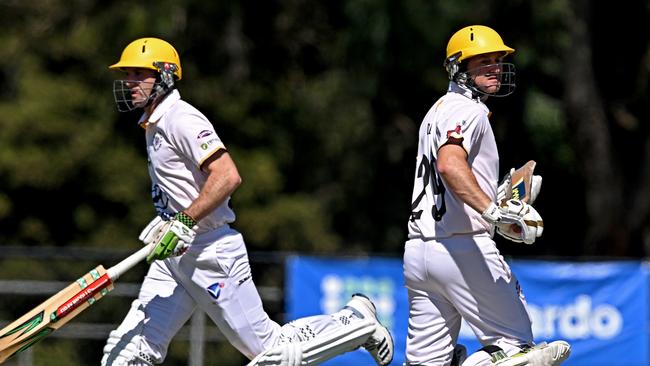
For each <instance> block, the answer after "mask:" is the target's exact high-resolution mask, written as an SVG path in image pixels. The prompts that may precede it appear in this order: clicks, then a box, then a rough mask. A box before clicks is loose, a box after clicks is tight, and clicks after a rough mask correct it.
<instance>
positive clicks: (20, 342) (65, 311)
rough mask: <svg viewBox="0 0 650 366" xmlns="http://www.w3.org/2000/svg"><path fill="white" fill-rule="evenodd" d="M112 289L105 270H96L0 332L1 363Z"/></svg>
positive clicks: (57, 327) (61, 324)
mask: <svg viewBox="0 0 650 366" xmlns="http://www.w3.org/2000/svg"><path fill="white" fill-rule="evenodd" d="M112 289H113V282H112V280H111V278H110V277H109V275H108V273H107V272H106V270H105V269H104V267H103V266H101V265H100V266H97V267H96V268H94V269H93V270H91V271H90V272H88V273H86V274H85V275H84V276H82V277H81V278H79V279H78V280H77V281H75V282H73V283H72V284H70V285H69V286H68V287H66V288H64V289H63V290H61V291H59V292H58V293H57V294H55V295H53V296H52V297H50V298H49V299H47V300H45V301H44V302H43V303H41V304H40V305H38V306H37V307H35V308H34V309H33V310H31V311H30V312H28V313H27V314H25V315H23V316H22V317H20V318H19V319H18V320H16V321H14V322H13V323H11V324H9V325H7V326H6V327H4V328H3V329H2V330H0V363H3V362H4V361H5V360H7V359H8V358H10V357H11V356H13V355H16V354H18V353H20V352H22V351H24V350H26V349H27V348H29V347H30V346H32V345H33V344H34V343H36V342H38V341H39V340H41V339H43V338H44V337H45V336H47V335H48V334H50V333H52V332H53V331H55V330H56V329H59V328H61V327H62V326H64V325H65V324H66V323H67V322H68V321H70V320H71V319H73V318H74V317H76V316H77V315H78V314H79V313H81V312H82V311H84V310H85V309H86V308H88V307H89V306H90V305H92V304H94V303H95V302H96V301H97V300H99V299H101V298H102V297H104V296H105V295H106V294H107V293H108V292H109V291H111V290H112Z"/></svg>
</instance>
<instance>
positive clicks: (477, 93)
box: [454, 72, 489, 99]
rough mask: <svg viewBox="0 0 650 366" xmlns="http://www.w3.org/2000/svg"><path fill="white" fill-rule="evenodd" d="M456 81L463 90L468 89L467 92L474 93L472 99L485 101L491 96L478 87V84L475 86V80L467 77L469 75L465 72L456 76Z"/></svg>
mask: <svg viewBox="0 0 650 366" xmlns="http://www.w3.org/2000/svg"><path fill="white" fill-rule="evenodd" d="M454 81H455V82H456V84H458V85H460V86H461V87H462V88H466V89H467V90H469V91H470V92H472V98H479V99H483V98H487V97H488V96H489V94H488V93H485V92H483V91H481V90H479V88H477V87H476V84H474V80H472V78H470V77H469V76H468V75H467V73H464V72H459V73H457V74H456V76H455V77H454Z"/></svg>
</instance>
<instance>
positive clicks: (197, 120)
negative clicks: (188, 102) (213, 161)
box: [170, 113, 226, 168]
mask: <svg viewBox="0 0 650 366" xmlns="http://www.w3.org/2000/svg"><path fill="white" fill-rule="evenodd" d="M170 132H171V134H170V139H171V140H172V141H173V144H174V146H176V148H177V149H178V150H179V151H180V153H181V154H183V155H184V156H185V157H186V158H187V159H188V160H190V161H191V162H192V163H193V164H194V165H195V166H196V167H198V168H200V167H201V165H202V164H203V162H205V160H206V159H208V158H209V157H210V156H212V155H213V154H214V153H216V152H217V151H219V150H222V149H225V148H226V147H225V145H224V144H223V142H222V141H221V139H220V138H219V136H218V135H217V133H216V132H215V130H214V127H213V126H212V124H211V123H210V121H208V120H207V119H206V118H205V117H203V116H202V115H198V114H191V113H190V114H184V115H182V116H181V117H180V118H176V119H175V120H174V121H173V123H172V124H171V126H170Z"/></svg>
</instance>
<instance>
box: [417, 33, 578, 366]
mask: <svg viewBox="0 0 650 366" xmlns="http://www.w3.org/2000/svg"><path fill="white" fill-rule="evenodd" d="M513 52H514V49H512V48H510V47H508V46H506V45H505V44H504V43H503V40H502V39H501V36H499V34H498V33H497V32H495V31H494V30H493V29H491V28H488V27H485V26H481V25H473V26H469V27H465V28H463V29H461V30H459V31H458V32H456V33H455V34H454V35H453V36H452V37H451V39H450V40H449V42H448V45H447V57H446V59H445V62H444V66H445V68H446V70H447V73H448V75H449V88H448V90H447V93H446V94H445V95H444V96H442V97H441V98H440V99H439V100H438V101H437V102H436V103H435V104H434V105H433V106H432V107H431V109H430V110H429V112H428V113H427V114H426V116H425V117H424V120H423V121H422V124H421V126H420V131H419V143H418V156H417V163H416V170H415V182H414V186H413V201H412V205H411V216H410V219H409V222H408V239H409V240H408V241H407V242H406V244H405V249H404V277H405V283H406V287H407V289H408V297H409V305H410V306H409V309H410V310H409V323H408V324H409V326H408V337H407V341H406V342H407V343H406V359H407V365H413V366H414V365H427V366H429V365H437V366H448V365H463V366H495V365H498V366H523V365H532V366H555V365H559V364H561V363H562V362H563V361H564V360H565V359H566V358H567V357H568V356H569V352H570V346H569V344H568V343H566V342H564V341H555V342H551V343H549V344H539V345H535V344H533V334H532V330H531V320H530V318H529V316H528V312H527V310H526V304H525V301H524V296H523V294H522V293H521V290H520V287H519V284H518V282H517V279H516V277H515V276H514V275H513V274H512V272H511V271H510V267H509V266H508V264H507V263H506V262H505V261H504V260H503V258H502V257H501V255H500V254H499V250H498V249H497V247H496V244H495V242H494V241H493V240H492V237H493V235H494V232H495V230H496V232H497V233H498V234H500V235H502V236H504V237H505V238H507V239H509V240H512V241H515V242H523V243H526V244H532V243H533V242H534V241H535V239H536V238H537V237H539V236H540V235H541V234H542V231H543V225H544V224H543V221H542V218H541V216H540V215H539V213H538V212H537V211H536V210H535V208H533V206H532V205H531V204H532V203H533V202H534V200H535V197H532V196H531V197H530V198H529V199H528V202H529V203H525V202H524V201H520V200H518V199H509V200H503V202H499V204H498V205H497V191H498V190H504V189H507V188H506V187H510V186H509V185H508V184H504V185H502V186H499V187H497V181H498V172H499V154H498V152H497V146H496V141H495V138H494V134H493V132H492V127H491V126H490V121H489V119H488V117H489V115H490V112H489V110H488V108H487V106H486V105H485V104H484V102H485V101H486V100H487V99H488V98H489V97H497V96H507V95H509V94H511V93H512V92H513V90H514V87H515V83H514V81H515V80H514V79H515V67H514V65H513V64H511V63H505V62H503V58H504V57H505V56H507V55H509V54H511V53H513ZM534 182H537V183H535V184H537V185H539V184H541V177H540V178H539V179H535V180H534ZM531 192H532V194H534V195H535V196H536V195H537V192H539V186H537V187H533V189H531ZM499 196H500V197H507V196H508V195H506V194H505V193H501V194H500V195H499ZM461 318H462V319H465V320H466V321H467V323H468V324H469V326H470V328H471V329H472V330H473V331H474V334H475V335H476V337H477V338H478V340H479V341H480V342H481V344H482V345H483V348H481V349H480V350H478V351H477V352H475V353H473V354H471V355H470V356H469V357H466V351H465V350H464V347H462V346H460V345H457V341H458V334H459V331H460V326H461Z"/></svg>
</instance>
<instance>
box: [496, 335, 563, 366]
mask: <svg viewBox="0 0 650 366" xmlns="http://www.w3.org/2000/svg"><path fill="white" fill-rule="evenodd" d="M570 353H571V346H570V345H569V344H568V343H567V342H565V341H555V342H551V343H548V344H547V343H546V342H542V343H540V344H538V345H536V346H534V347H531V348H527V349H525V350H523V351H521V352H519V353H517V354H515V355H513V356H511V357H508V358H506V359H503V360H500V361H498V362H496V363H495V364H494V366H524V365H527V366H558V365H560V364H561V363H562V362H564V360H566V359H567V358H569V354H570Z"/></svg>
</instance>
